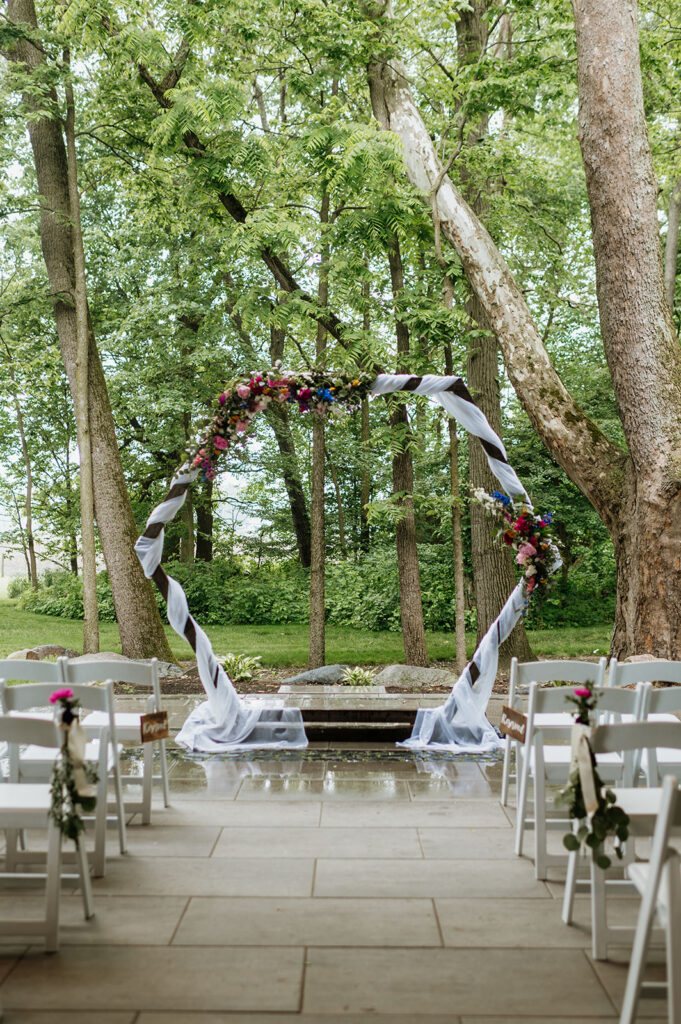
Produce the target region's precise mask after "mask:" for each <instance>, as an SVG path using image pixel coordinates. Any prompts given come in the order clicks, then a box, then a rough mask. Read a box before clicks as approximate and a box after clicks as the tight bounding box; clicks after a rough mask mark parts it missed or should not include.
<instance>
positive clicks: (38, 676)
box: [0, 658, 67, 683]
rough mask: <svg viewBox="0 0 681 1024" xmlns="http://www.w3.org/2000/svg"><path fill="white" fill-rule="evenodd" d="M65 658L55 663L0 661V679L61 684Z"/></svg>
mask: <svg viewBox="0 0 681 1024" xmlns="http://www.w3.org/2000/svg"><path fill="white" fill-rule="evenodd" d="M66 660H67V659H66V658H57V660H56V661H25V660H24V659H23V658H22V659H17V660H16V661H15V660H14V659H13V658H5V659H4V660H2V661H0V679H27V680H30V681H31V682H34V683H63V682H64V662H65V661H66Z"/></svg>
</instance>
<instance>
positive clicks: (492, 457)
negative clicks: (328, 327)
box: [135, 369, 560, 753]
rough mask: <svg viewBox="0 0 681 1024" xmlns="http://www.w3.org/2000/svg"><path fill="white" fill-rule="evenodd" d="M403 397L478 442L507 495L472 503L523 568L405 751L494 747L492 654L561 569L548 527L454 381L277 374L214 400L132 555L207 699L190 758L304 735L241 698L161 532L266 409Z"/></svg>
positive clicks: (192, 730) (326, 409)
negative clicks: (492, 521) (168, 562)
mask: <svg viewBox="0 0 681 1024" xmlns="http://www.w3.org/2000/svg"><path fill="white" fill-rule="evenodd" d="M397 391H407V392H411V393H412V394H416V395H426V396H428V398H429V399H430V400H431V401H433V402H436V403H439V405H441V406H442V407H443V408H444V409H445V411H446V412H447V413H448V414H449V415H450V416H453V417H454V418H455V419H456V420H457V421H458V422H459V423H460V424H461V425H462V426H463V427H464V429H465V430H467V431H468V432H469V433H470V434H473V435H474V436H475V437H477V438H479V440H480V442H481V444H482V446H483V449H484V451H485V455H486V456H487V461H488V463H489V466H490V469H491V470H492V472H493V473H494V475H495V476H496V477H497V479H498V480H499V482H500V484H501V485H502V487H503V488H504V491H506V492H507V493H506V494H500V493H499V492H495V494H494V495H492V496H485V495H480V498H481V500H483V501H484V502H485V503H486V504H487V505H488V508H489V509H490V511H492V512H493V514H495V515H496V517H497V519H498V521H499V523H500V526H501V528H500V534H501V535H502V537H503V540H504V541H505V542H506V543H507V544H509V545H512V546H513V547H514V548H515V550H516V551H517V552H518V553H517V561H518V563H519V564H521V565H522V566H523V567H524V573H523V576H522V577H521V579H520V581H519V583H518V584H517V585H516V586H515V588H514V589H513V591H512V592H511V594H510V596H509V598H508V600H507V601H506V604H505V605H504V607H503V608H502V610H501V612H500V614H499V616H498V618H497V619H495V621H494V622H493V623H492V625H491V626H490V628H489V629H488V631H487V633H486V634H485V636H484V637H483V639H482V640H481V642H480V644H479V645H478V647H477V649H476V651H475V653H474V655H473V657H472V659H471V661H470V662H469V663H468V665H467V666H466V668H465V669H464V671H463V672H462V673H461V675H460V677H459V678H458V680H457V681H456V683H455V684H454V686H453V688H452V691H451V693H450V694H449V696H448V698H447V700H446V701H445V703H444V704H442V705H441V706H440V707H437V708H428V709H424V710H421V711H419V713H418V715H417V718H416V722H415V724H414V729H413V732H412V735H411V737H410V738H409V739H408V740H407V741H406V742H405V744H404V746H407V747H411V748H414V749H422V750H447V751H452V752H470V753H473V752H484V751H488V750H492V749H494V748H496V747H497V746H498V745H499V737H498V735H497V733H496V731H495V730H494V729H493V727H492V726H491V725H490V723H489V721H488V720H487V717H486V714H485V711H486V708H487V704H488V701H489V697H490V694H491V692H492V686H493V684H494V678H495V675H496V669H497V663H498V655H499V647H500V645H501V644H502V643H503V641H504V640H505V639H506V637H507V636H509V634H510V633H511V631H512V629H513V627H514V626H515V624H516V623H517V622H518V620H519V619H520V617H521V616H522V614H523V612H524V610H525V609H526V607H527V603H528V599H529V597H530V595H531V594H532V593H533V592H535V593H536V590H535V587H536V585H537V583H538V582H542V583H544V582H546V579H545V577H547V576H548V575H549V574H550V573H552V572H554V571H555V570H556V569H557V568H558V566H559V565H560V558H559V555H558V552H557V550H556V548H555V546H554V544H553V543H552V541H551V539H550V537H549V535H548V531H547V525H548V524H547V520H546V519H541V518H539V517H537V516H535V515H534V513H533V511H532V505H531V503H530V499H529V497H528V495H527V492H526V491H525V488H524V487H523V485H522V484H521V483H520V480H519V479H518V477H517V475H516V473H515V470H514V469H513V468H512V467H511V466H510V465H509V463H508V459H507V457H506V451H505V449H504V446H503V444H502V442H501V440H500V439H499V438H498V437H497V435H496V434H495V433H494V431H493V430H492V428H491V427H490V425H489V423H488V422H487V419H486V418H485V416H484V415H483V413H482V412H481V411H480V409H478V407H477V406H476V404H475V402H474V401H473V399H472V397H471V395H470V393H469V391H468V389H467V388H466V385H465V384H464V382H463V380H462V379H461V378H460V377H437V376H433V375H431V374H427V375H425V376H422V377H416V376H411V375H409V374H397V375H391V374H379V375H378V376H377V377H375V378H373V377H369V376H367V375H363V374H357V375H354V376H348V375H347V374H329V373H322V372H309V373H286V372H283V371H282V370H280V369H275V370H274V371H270V372H267V373H263V374H254V375H253V376H251V377H250V378H249V377H245V378H243V379H240V380H238V381H235V382H233V383H232V384H231V385H230V386H229V387H227V388H226V389H225V390H224V391H223V392H222V394H221V395H220V396H219V398H218V400H217V405H216V409H215V414H214V416H213V418H212V420H211V422H210V424H209V425H208V427H207V429H206V431H205V433H204V435H203V438H202V440H201V441H200V442H199V444H198V445H197V446H196V449H195V450H194V451H193V452H192V453H191V454H190V455H189V458H188V459H187V461H186V462H184V463H183V464H182V465H181V466H180V468H179V469H178V470H177V472H176V473H175V475H174V477H173V479H172V483H171V487H170V490H169V492H168V494H167V496H166V498H165V500H164V501H163V502H161V504H160V505H158V506H157V507H156V508H155V509H154V511H153V512H152V513H151V515H150V516H149V519H148V520H147V524H146V528H145V530H144V533H143V534H142V535H141V537H139V539H138V541H137V543H136V545H135V551H136V553H137V557H138V558H139V560H140V562H141V564H142V567H143V569H144V572H145V575H146V576H147V577H149V578H151V579H153V580H154V582H155V583H156V585H157V586H158V588H159V590H160V592H161V594H162V595H163V597H164V598H165V601H166V604H167V614H168V621H169V622H170V624H171V626H172V627H173V629H174V630H175V631H176V632H177V633H178V634H179V635H180V636H183V637H185V638H186V639H187V640H188V642H189V644H190V645H191V647H192V648H193V650H194V651H195V653H196V661H197V667H198V673H199V676H200V678H201V682H202V683H203V686H204V688H205V691H206V696H207V698H208V699H207V701H206V702H205V703H203V704H201V705H199V706H198V707H197V708H195V709H194V711H192V712H191V714H190V715H189V717H188V718H187V720H186V722H185V724H184V726H183V727H182V730H181V731H180V733H179V734H178V736H177V741H178V743H180V744H181V745H183V746H185V747H187V748H188V749H190V750H196V751H203V752H209V753H212V752H218V751H227V750H246V749H255V748H277V747H278V748H282V747H289V748H301V747H305V746H307V737H306V736H305V729H304V726H303V720H302V716H301V713H300V711H299V709H297V708H289V707H283V706H282V702H281V701H280V700H278V699H277V698H259V699H257V700H252V699H249V700H244V699H242V698H241V697H240V696H239V694H238V693H237V691H236V689H235V688H234V685H233V684H232V681H231V680H230V678H229V676H228V675H227V673H226V672H225V670H224V669H223V667H222V666H221V665H220V664H219V663H218V661H217V659H216V657H215V655H214V654H213V650H212V647H211V644H210V640H209V639H208V637H207V635H206V633H205V632H204V631H203V630H202V629H201V627H200V626H199V624H198V623H197V622H196V620H195V619H194V617H193V616H192V615H191V613H190V611H189V607H188V604H187V598H186V596H185V593H184V591H183V590H182V587H181V586H180V584H179V583H178V582H177V581H176V580H174V579H172V578H171V577H170V576H168V574H167V573H166V572H165V570H164V569H163V567H162V565H161V558H162V555H163V542H164V531H165V526H166V524H167V523H169V522H170V521H171V520H172V519H173V518H174V517H175V516H176V515H177V513H178V511H179V510H180V508H181V507H182V505H183V503H184V500H185V497H186V493H187V489H188V488H189V487H190V486H191V484H192V483H193V482H194V480H196V478H197V477H198V476H203V477H208V478H212V477H213V476H214V474H215V470H216V462H217V460H218V458H219V456H220V455H221V454H222V453H224V452H225V451H227V450H228V449H229V448H231V447H232V446H234V445H235V444H236V443H238V442H240V441H243V439H244V437H245V435H246V433H247V431H248V430H249V428H250V426H251V422H252V420H253V419H254V418H255V417H256V416H257V414H258V412H260V411H261V410H262V409H264V408H265V407H266V406H267V405H268V404H269V402H287V403H289V404H292V405H295V406H298V408H299V409H300V410H301V411H302V412H311V413H312V414H313V415H325V414H327V413H331V414H333V413H335V412H337V411H342V409H343V408H344V407H345V408H347V407H353V406H356V405H357V404H358V402H359V400H360V399H361V398H362V397H364V396H365V395H369V396H371V395H388V394H392V393H394V392H397Z"/></svg>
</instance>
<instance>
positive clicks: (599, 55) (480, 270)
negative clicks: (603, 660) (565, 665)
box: [369, 0, 681, 658]
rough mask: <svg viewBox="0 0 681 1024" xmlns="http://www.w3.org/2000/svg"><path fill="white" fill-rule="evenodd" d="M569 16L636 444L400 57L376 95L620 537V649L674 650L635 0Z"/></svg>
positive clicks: (577, 478) (564, 449)
mask: <svg viewBox="0 0 681 1024" xmlns="http://www.w3.org/2000/svg"><path fill="white" fill-rule="evenodd" d="M573 11H574V18H575V26H576V33H577V55H578V91H579V139H580V144H581V149H582V156H583V161H584V167H585V171H586V183H587V191H588V197H589V206H590V210H591V220H592V230H593V242H594V257H595V264H596V283H597V294H598V303H599V315H600V324H601V333H602V338H603V344H604V347H605V352H606V358H607V361H608V366H609V369H610V374H611V377H612V382H613V387H614V391H615V396H616V399H617V404H618V410H619V415H620V419H621V423H622V428H623V431H624V435H625V437H626V441H627V447H628V451H627V452H625V451H623V450H622V449H621V448H620V447H618V446H617V445H616V444H614V443H613V442H611V441H610V440H608V438H607V437H606V436H605V435H604V434H603V433H602V432H601V431H600V430H599V429H598V427H597V426H596V425H595V424H594V423H593V421H591V420H590V419H589V418H588V417H587V416H586V415H585V414H584V412H583V411H582V409H581V408H580V407H579V406H578V405H577V403H576V402H575V401H574V399H573V398H572V397H571V396H570V394H569V393H568V392H567V390H566V389H565V387H564V385H563V383H562V381H561V380H560V378H559V376H558V374H557V373H556V371H555V369H554V368H553V366H552V365H551V362H550V359H549V357H548V354H547V352H546V349H545V347H544V344H543V341H542V338H541V336H540V333H539V331H538V329H537V327H536V325H535V323H534V321H533V318H532V315H531V313H530V311H529V309H528V307H527V304H526V302H525V299H524V297H523V295H522V292H521V290H520V288H519V287H518V285H517V284H516V282H515V280H514V278H513V275H512V274H511V272H510V270H509V268H508V266H507V264H506V262H505V261H504V259H503V257H502V256H501V254H500V252H499V250H498V249H497V247H496V246H495V244H494V242H493V241H492V239H491V237H490V235H489V234H488V232H487V231H486V229H485V228H484V226H483V225H482V223H481V222H480V220H479V219H478V218H477V217H476V215H475V213H474V212H473V211H472V210H471V208H470V206H468V204H467V203H466V202H465V200H464V199H463V197H462V196H461V194H460V192H459V191H458V190H457V189H456V188H455V187H454V185H453V184H452V182H451V180H450V179H449V178H448V177H447V176H446V175H445V174H444V173H443V168H442V165H441V162H440V160H439V159H438V156H437V153H436V152H435V149H434V146H433V143H432V140H431V138H430V136H429V133H428V131H427V129H426V127H425V124H424V122H423V119H422V117H421V115H420V112H419V111H418V108H417V107H416V104H415V102H414V99H413V96H412V93H411V89H410V86H409V82H408V79H407V76H406V72H405V69H404V67H403V65H402V64H401V63H400V62H399V61H398V60H395V59H385V58H380V59H377V60H375V61H373V62H372V63H371V65H370V67H369V81H370V86H371V94H372V103H373V109H374V113H375V116H376V118H377V120H378V121H379V123H380V124H381V125H382V127H384V128H386V129H389V130H392V131H394V132H396V133H397V134H398V135H399V136H400V138H401V140H402V146H403V158H404V163H405V168H406V171H407V174H408V176H409V178H410V180H411V182H412V184H413V185H414V186H415V187H416V189H417V190H418V191H419V192H420V193H421V194H422V195H423V196H424V198H427V199H428V200H430V196H431V193H432V191H433V190H436V192H437V203H438V210H439V221H440V228H441V231H442V234H443V236H444V237H445V238H446V239H447V240H448V241H449V243H450V244H451V245H452V246H453V247H454V248H455V250H456V252H457V254H458V256H459V258H460V259H461V262H462V264H463V267H464V269H465V271H466V275H467V277H468V279H469V281H470V282H471V285H472V287H473V288H474V290H475V292H476V294H477V296H478V298H479V299H480V301H481V303H482V305H483V307H484V309H485V312H486V314H487V317H488V319H489V323H490V327H491V329H492V330H493V331H494V333H495V335H496V337H497V338H498V340H499V343H500V345H501V349H502V352H503V355H504V360H505V364H506V368H507V371H508V374H509V377H510V379H511V382H512V383H513V386H514V387H515V390H516V392H517V394H518V397H519V398H520V401H521V402H522V404H523V406H524V408H525V410H526V412H527V414H528V415H529V417H530V419H531V421H532V424H533V426H534V427H535V429H536V430H537V432H538V433H539V435H540V436H541V437H542V439H543V441H544V443H545V444H546V446H547V447H548V448H549V450H550V452H551V453H552V455H553V456H554V458H555V459H556V460H557V461H558V462H559V463H560V464H561V465H562V466H563V468H564V469H565V471H566V472H567V473H568V475H569V476H570V478H571V479H572V480H573V481H574V482H575V483H576V484H577V486H578V487H580V489H581V490H582V491H583V493H584V494H585V495H586V496H587V497H588V498H589V500H590V501H591V502H592V504H593V505H594V507H595V508H596V510H597V511H598V513H599V515H600V516H601V518H602V520H603V522H604V523H605V525H606V526H607V528H608V530H609V532H610V534H611V537H612V539H613V543H614V548H615V556H616V560H617V575H618V586H617V609H616V620H615V630H614V634H613V640H612V652H613V654H615V655H616V656H617V657H619V658H622V657H625V656H627V655H628V654H633V653H641V652H647V653H650V654H653V655H657V656H660V657H674V658H678V657H681V622H680V621H679V618H678V616H677V615H676V611H675V610H676V608H677V607H678V604H679V600H680V599H681V564H679V560H678V543H679V526H678V524H679V522H681V518H680V516H681V465H680V462H679V451H680V450H681V446H680V442H681V352H680V350H679V343H678V338H677V337H676V335H675V332H674V327H673V324H672V320H671V313H670V310H669V306H668V303H667V300H666V296H665V292H664V280H663V273H662V263H661V254H660V244H659V235H658V220H657V187H656V180H655V174H654V170H653V166H652V159H651V153H650V146H649V142H648V135H647V130H646V123H645V116H644V110H643V95H642V87H641V70H640V62H639V42H638V21H637V6H636V3H635V0H612V2H608V3H607V4H605V3H603V2H602V0H573ZM604 72H607V73H604Z"/></svg>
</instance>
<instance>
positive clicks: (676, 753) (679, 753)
mask: <svg viewBox="0 0 681 1024" xmlns="http://www.w3.org/2000/svg"><path fill="white" fill-rule="evenodd" d="M655 757H656V758H657V763H658V765H660V764H666V765H676V766H677V767H678V768H681V750H676V749H675V748H674V747H659V748H658V749H657V750H656V751H655ZM641 766H642V767H643V769H644V771H645V769H647V767H648V751H647V750H644V751H642V753H641Z"/></svg>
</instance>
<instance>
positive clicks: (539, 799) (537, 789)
mask: <svg viewBox="0 0 681 1024" xmlns="http://www.w3.org/2000/svg"><path fill="white" fill-rule="evenodd" d="M548 859H549V858H548V849H547V843H546V779H545V778H544V774H543V772H535V776H534V875H535V878H536V879H537V881H540V882H542V881H545V879H546V876H547V874H548Z"/></svg>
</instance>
